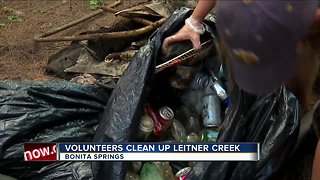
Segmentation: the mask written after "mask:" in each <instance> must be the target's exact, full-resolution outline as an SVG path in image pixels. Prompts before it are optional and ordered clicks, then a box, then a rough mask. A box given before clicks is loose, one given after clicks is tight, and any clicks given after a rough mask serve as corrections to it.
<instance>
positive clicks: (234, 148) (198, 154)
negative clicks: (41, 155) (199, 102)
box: [57, 142, 260, 161]
mask: <svg viewBox="0 0 320 180" xmlns="http://www.w3.org/2000/svg"><path fill="white" fill-rule="evenodd" d="M57 147H58V149H57V160H60V161H258V160H259V154H260V149H259V143H203V142H199V143H110V142H109V143H108V142H101V143H100V142H99V143H58V145H57Z"/></svg>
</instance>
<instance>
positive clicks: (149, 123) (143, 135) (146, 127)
mask: <svg viewBox="0 0 320 180" xmlns="http://www.w3.org/2000/svg"><path fill="white" fill-rule="evenodd" d="M153 128H154V122H153V120H152V119H151V118H150V117H149V116H147V115H143V116H142V117H141V121H140V125H139V131H138V135H137V138H138V139H139V140H144V141H145V140H147V139H148V137H149V135H150V134H151V132H152V131H153Z"/></svg>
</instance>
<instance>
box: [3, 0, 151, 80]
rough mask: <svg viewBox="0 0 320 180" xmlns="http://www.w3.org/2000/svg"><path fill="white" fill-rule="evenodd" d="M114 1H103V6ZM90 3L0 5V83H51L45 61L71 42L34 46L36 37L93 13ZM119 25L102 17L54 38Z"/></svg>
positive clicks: (28, 0)
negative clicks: (36, 81) (10, 80)
mask: <svg viewBox="0 0 320 180" xmlns="http://www.w3.org/2000/svg"><path fill="white" fill-rule="evenodd" d="M146 1H147V0H125V1H123V3H122V4H121V5H119V6H117V7H116V9H124V8H126V7H131V6H134V5H137V4H140V3H143V2H146ZM113 2H115V0H104V1H103V3H104V4H105V5H108V4H111V3H113ZM93 11H94V10H91V9H90V5H89V0H50V1H48V0H24V1H12V0H1V1H0V79H33V80H43V79H52V78H53V77H50V76H48V75H45V74H44V69H45V65H46V63H47V60H48V57H49V56H51V55H52V54H54V53H55V52H57V51H58V50H60V49H62V48H63V47H65V46H67V45H68V44H70V42H46V43H35V42H34V40H33V38H34V36H35V35H37V34H40V33H44V32H47V31H49V30H51V29H53V28H56V27H59V26H62V25H64V24H66V23H69V22H72V21H74V20H77V19H79V18H81V17H83V16H85V15H88V14H90V13H92V12H93ZM117 21H121V17H115V16H114V15H113V14H111V13H102V14H101V15H100V16H96V17H94V18H92V19H90V20H88V21H85V22H84V23H81V24H79V25H76V26H74V27H72V28H70V29H67V30H65V31H62V32H61V33H58V34H56V35H74V34H79V33H81V32H84V31H88V30H98V29H99V28H100V27H108V26H111V25H112V24H113V23H115V22H117Z"/></svg>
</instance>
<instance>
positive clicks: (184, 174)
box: [176, 167, 192, 180]
mask: <svg viewBox="0 0 320 180" xmlns="http://www.w3.org/2000/svg"><path fill="white" fill-rule="evenodd" d="M191 169H192V168H191V167H185V168H183V169H181V170H180V171H178V172H177V173H176V177H177V180H185V179H186V177H187V175H188V174H189V172H190V171H191Z"/></svg>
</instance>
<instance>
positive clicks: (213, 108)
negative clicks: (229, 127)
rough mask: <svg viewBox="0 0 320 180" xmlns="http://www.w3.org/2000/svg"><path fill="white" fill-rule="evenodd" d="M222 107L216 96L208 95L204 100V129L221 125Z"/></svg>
mask: <svg viewBox="0 0 320 180" xmlns="http://www.w3.org/2000/svg"><path fill="white" fill-rule="evenodd" d="M220 113H221V105H220V99H219V97H218V96H217V95H216V94H208V95H206V96H204V97H203V98H202V119H203V126H204V127H217V126H220V125H221V116H220Z"/></svg>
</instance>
